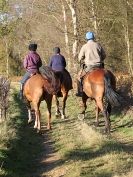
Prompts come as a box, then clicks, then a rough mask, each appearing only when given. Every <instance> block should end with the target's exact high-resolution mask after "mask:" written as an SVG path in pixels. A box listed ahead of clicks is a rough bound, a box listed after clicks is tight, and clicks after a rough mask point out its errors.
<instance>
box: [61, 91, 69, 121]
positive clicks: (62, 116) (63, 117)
mask: <svg viewBox="0 0 133 177" xmlns="http://www.w3.org/2000/svg"><path fill="white" fill-rule="evenodd" d="M62 94H63V100H62V112H61V118H62V119H65V118H66V115H65V108H66V100H67V96H68V91H67V92H63V93H62Z"/></svg>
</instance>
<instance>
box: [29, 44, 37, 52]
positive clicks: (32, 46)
mask: <svg viewBox="0 0 133 177" xmlns="http://www.w3.org/2000/svg"><path fill="white" fill-rule="evenodd" d="M36 49H37V44H35V43H31V44H29V50H30V51H36Z"/></svg>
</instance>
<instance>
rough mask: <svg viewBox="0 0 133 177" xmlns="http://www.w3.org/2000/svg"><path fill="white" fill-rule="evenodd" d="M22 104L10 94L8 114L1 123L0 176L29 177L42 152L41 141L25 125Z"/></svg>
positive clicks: (25, 120)
mask: <svg viewBox="0 0 133 177" xmlns="http://www.w3.org/2000/svg"><path fill="white" fill-rule="evenodd" d="M26 112H27V111H26V110H25V107H24V104H23V103H22V102H20V101H19V99H18V98H17V91H16V90H14V91H13V92H12V99H11V100H10V114H9V118H8V120H6V121H5V122H3V123H2V124H1V125H0V127H1V128H2V127H3V131H2V132H1V137H2V139H1V141H0V164H1V169H0V176H7V177H29V174H31V173H33V172H34V168H35V167H36V158H37V157H38V156H39V154H40V152H41V151H42V146H41V143H42V139H41V138H40V136H39V135H37V134H36V132H34V131H33V129H32V128H31V127H30V126H28V125H27V114H26Z"/></svg>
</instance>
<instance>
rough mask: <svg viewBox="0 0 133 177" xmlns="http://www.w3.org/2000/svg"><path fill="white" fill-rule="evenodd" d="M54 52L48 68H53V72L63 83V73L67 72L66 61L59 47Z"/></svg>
mask: <svg viewBox="0 0 133 177" xmlns="http://www.w3.org/2000/svg"><path fill="white" fill-rule="evenodd" d="M53 50H54V55H52V57H51V58H50V62H49V65H48V66H49V67H51V68H52V70H53V71H54V72H55V74H56V75H57V77H59V78H60V80H61V82H62V72H63V71H64V70H65V67H66V59H65V57H64V56H63V55H61V53H60V48H59V47H55V48H54V49H53Z"/></svg>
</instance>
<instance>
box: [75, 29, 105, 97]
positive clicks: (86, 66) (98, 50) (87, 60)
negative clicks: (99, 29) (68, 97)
mask: <svg viewBox="0 0 133 177" xmlns="http://www.w3.org/2000/svg"><path fill="white" fill-rule="evenodd" d="M86 40H87V43H86V44H84V45H83V46H82V48H81V50H80V52H79V56H78V60H79V63H80V67H81V70H80V71H79V74H78V82H77V93H76V96H82V92H83V86H82V79H83V76H84V75H85V74H86V73H87V72H90V71H91V70H93V69H96V68H104V59H105V58H106V54H105V51H104V49H103V48H102V46H101V45H100V44H99V43H97V42H96V41H95V36H94V33H93V32H87V33H86Z"/></svg>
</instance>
